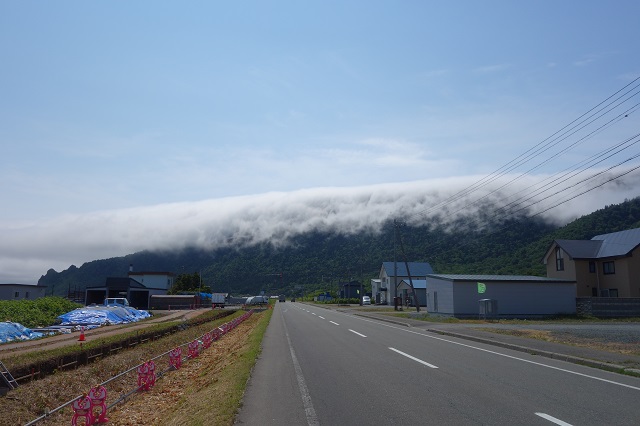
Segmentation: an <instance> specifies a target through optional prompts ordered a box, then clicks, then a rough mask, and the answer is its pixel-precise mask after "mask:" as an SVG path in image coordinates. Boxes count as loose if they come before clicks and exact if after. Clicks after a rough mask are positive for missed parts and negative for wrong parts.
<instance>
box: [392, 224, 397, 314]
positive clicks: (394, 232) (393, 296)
mask: <svg viewBox="0 0 640 426" xmlns="http://www.w3.org/2000/svg"><path fill="white" fill-rule="evenodd" d="M397 229H398V226H397V222H396V220H395V219H393V295H392V299H393V304H394V308H395V303H396V297H397V296H398V289H397V287H398V260H397V259H396V242H397V241H398V235H397V232H398V231H397Z"/></svg>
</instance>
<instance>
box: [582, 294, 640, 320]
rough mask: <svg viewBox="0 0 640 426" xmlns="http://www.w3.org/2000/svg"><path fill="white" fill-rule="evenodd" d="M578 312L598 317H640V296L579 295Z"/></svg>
mask: <svg viewBox="0 0 640 426" xmlns="http://www.w3.org/2000/svg"><path fill="white" fill-rule="evenodd" d="M576 313H577V314H578V315H583V316H590V317H598V318H629V317H640V297H578V298H577V299H576Z"/></svg>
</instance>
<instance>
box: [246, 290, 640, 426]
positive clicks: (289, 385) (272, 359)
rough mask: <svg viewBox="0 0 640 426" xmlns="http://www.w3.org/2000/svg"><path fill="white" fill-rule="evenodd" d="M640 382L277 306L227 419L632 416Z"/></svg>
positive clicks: (618, 419)
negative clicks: (234, 410) (238, 403)
mask: <svg viewBox="0 0 640 426" xmlns="http://www.w3.org/2000/svg"><path fill="white" fill-rule="evenodd" d="M638 401H640V379H639V378H636V377H630V376H624V375H620V374H616V373H610V372H606V371H601V370H597V369H593V368H589V367H583V366H580V365H575V364H569V363H565V362H562V361H558V360H553V359H546V358H541V357H536V356H532V355H528V354H526V353H522V352H516V351H511V350H508V349H502V348H497V347H495V346H489V345H483V344H481V343H474V342H470V341H465V340H459V339H456V338H452V337H442V336H439V335H437V334H434V333H430V332H427V331H424V330H418V329H414V328H408V327H402V326H398V325H394V324H390V323H385V322H381V321H376V320H371V319H367V318H363V317H361V316H354V315H351V314H348V313H343V312H338V311H335V310H330V309H325V308H322V307H318V306H313V305H307V304H301V303H290V302H286V303H278V304H276V306H275V312H274V313H273V317H272V320H271V323H270V324H269V327H268V328H267V331H266V334H265V338H264V341H263V352H262V354H261V356H260V359H259V360H258V362H257V364H256V367H255V368H254V372H253V374H252V377H251V380H250V381H249V384H248V387H247V390H246V393H245V397H244V401H243V406H242V409H241V411H240V412H239V414H238V416H237V418H236V423H238V424H246V425H259V424H260V425H264V424H272V425H305V424H308V425H361V424H372V425H404V424H413V425H415V424H433V425H479V424H481V425H554V424H556V425H565V426H566V425H576V426H577V425H605V424H606V425H634V426H637V425H638V424H640V404H639V403H638Z"/></svg>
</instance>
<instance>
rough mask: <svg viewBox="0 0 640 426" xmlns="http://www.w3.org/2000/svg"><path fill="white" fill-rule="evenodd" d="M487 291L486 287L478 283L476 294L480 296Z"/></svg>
mask: <svg viewBox="0 0 640 426" xmlns="http://www.w3.org/2000/svg"><path fill="white" fill-rule="evenodd" d="M485 291H487V286H486V285H485V284H484V283H478V294H482V293H484V292H485Z"/></svg>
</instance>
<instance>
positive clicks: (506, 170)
mask: <svg viewBox="0 0 640 426" xmlns="http://www.w3.org/2000/svg"><path fill="white" fill-rule="evenodd" d="M638 16H640V3H639V2H637V1H635V0H633V1H625V0H619V1H616V2H613V3H611V2H603V1H590V0H586V1H579V2H578V1H556V0H553V1H549V0H541V1H535V2H514V1H492V0H487V1H483V2H478V1H468V0H460V1H456V2H449V1H427V0H424V1H375V0H367V1H349V0H344V1H330V0H329V1H327V0H323V1H304V2H300V1H274V2H265V1H236V2H226V3H223V2H210V1H190V2H178V1H161V0H155V1H136V2H126V1H111V2H86V1H57V2H37V1H12V0H3V1H1V2H0V58H1V60H0V64H1V65H0V283H27V284H35V283H36V282H37V280H38V278H39V277H40V276H41V275H44V274H46V272H47V270H49V269H50V268H53V269H55V270H56V271H61V270H64V269H66V268H68V267H69V266H71V265H76V266H81V265H82V264H83V263H84V262H88V261H92V260H96V259H103V258H110V257H116V256H124V255H126V254H130V253H133V252H136V251H140V250H145V249H161V250H174V249H180V248H183V247H187V246H194V245H195V246H200V247H205V248H216V247H221V246H224V245H239V244H251V243H256V242H263V241H268V242H271V243H273V244H275V245H279V244H286V243H287V239H288V237H290V236H292V235H295V234H296V233H299V232H305V231H308V230H311V229H321V230H339V231H340V232H347V233H348V232H358V231H361V230H365V229H367V230H374V231H375V230H376V229H378V228H379V226H380V225H381V224H382V223H383V222H384V221H385V220H387V219H389V218H405V219H407V220H410V221H413V222H415V223H427V222H428V221H429V219H430V218H432V217H433V215H436V214H440V215H444V216H445V217H448V218H450V217H456V216H457V215H459V214H463V213H465V212H467V213H468V212H470V211H474V209H480V208H481V202H482V201H483V200H484V201H492V202H495V203H497V204H498V205H504V206H508V205H510V204H509V203H511V202H513V201H514V200H517V199H518V197H522V196H523V194H531V195H535V196H537V198H536V199H535V201H534V199H531V200H530V201H527V204H524V205H523V206H526V205H528V206H529V207H528V208H527V209H526V211H527V213H528V214H532V215H536V214H538V215H541V216H542V217H544V218H546V219H547V220H550V221H555V222H556V223H558V224H562V223H566V222H567V221H570V220H573V219H575V218H576V217H579V216H581V215H584V214H588V213H590V212H592V211H595V210H598V209H601V208H603V207H605V206H606V205H609V204H614V203H620V202H622V201H624V200H625V199H628V198H633V197H636V196H638V195H639V194H638V188H639V186H638V185H637V184H636V182H637V181H638V178H639V173H638V171H636V170H635V169H634V168H635V167H638V164H640V162H639V161H638V160H637V159H635V157H634V156H635V155H638V148H637V147H635V145H634V144H635V143H636V142H637V139H635V138H637V136H636V135H637V134H638V132H640V125H639V121H638V113H637V112H636V108H637V105H636V104H637V103H638V102H640V96H636V94H637V93H638V80H636V79H638V77H640V62H639V61H638V55H637V52H638V46H637V41H638V40H640V27H639V26H638V25H637V17H638ZM584 114H587V115H584ZM620 144H627V145H624V150H623V149H622V148H621V146H622V145H620ZM606 150H615V151H606ZM618 150H619V151H620V152H618ZM593 159H597V161H595V160H593ZM572 167H575V169H573V168H572ZM568 168H570V170H576V172H575V173H574V172H572V173H571V174H569V175H565V174H563V173H566V170H568ZM496 172H498V174H495V173H496ZM558 173H560V175H558ZM587 175H590V176H594V178H593V179H591V180H588V181H584V180H583V179H586V178H585V176H587ZM492 176H493V177H492ZM554 176H556V178H554ZM557 176H560V177H557ZM483 179H485V180H483ZM550 179H552V180H550ZM553 179H556V180H553ZM478 182H484V183H483V184H481V185H478ZM545 182H546V184H545ZM473 185H477V186H473ZM541 185H546V187H545V191H546V192H543V189H542V188H543V187H542V186H541ZM470 188H472V189H470ZM460 191H463V192H462V193H461V192H460ZM456 194H458V195H457V196H456ZM450 197H454V198H450ZM381 261H383V260H381Z"/></svg>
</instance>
